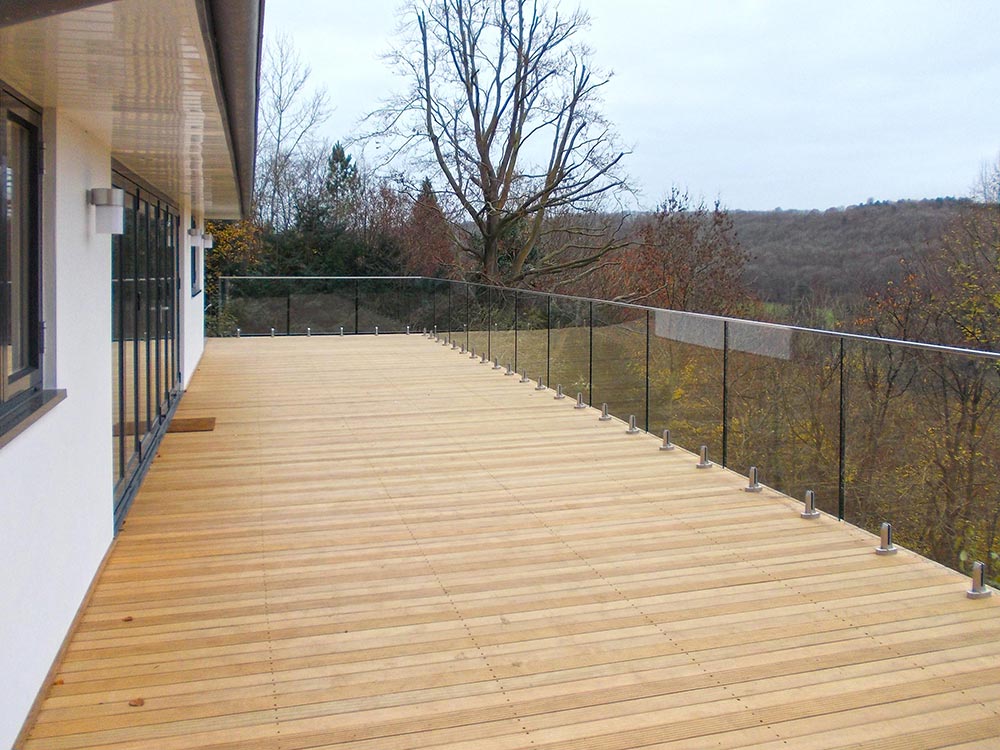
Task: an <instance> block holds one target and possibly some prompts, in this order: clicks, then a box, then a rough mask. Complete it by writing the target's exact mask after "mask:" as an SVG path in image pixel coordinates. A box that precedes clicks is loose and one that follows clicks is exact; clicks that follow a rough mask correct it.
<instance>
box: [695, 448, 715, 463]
mask: <svg viewBox="0 0 1000 750" xmlns="http://www.w3.org/2000/svg"><path fill="white" fill-rule="evenodd" d="M697 466H698V468H699V469H708V468H710V467H711V466H712V462H711V461H709V460H708V446H707V445H703V446H701V450H699V451H698V463H697Z"/></svg>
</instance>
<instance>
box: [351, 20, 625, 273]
mask: <svg viewBox="0 0 1000 750" xmlns="http://www.w3.org/2000/svg"><path fill="white" fill-rule="evenodd" d="M413 11H414V19H415V22H414V23H413V24H411V25H410V26H409V27H408V28H409V32H404V34H405V36H404V38H403V39H402V41H401V44H400V47H399V48H398V49H397V51H396V52H395V54H394V55H393V56H392V60H393V61H394V62H395V64H396V66H397V68H398V69H399V70H400V71H401V73H403V74H404V75H405V76H408V77H409V80H410V89H409V91H408V92H406V93H405V94H404V95H402V96H400V97H398V98H397V99H395V100H393V101H391V102H389V103H388V104H387V105H386V106H385V107H384V108H383V109H381V110H380V111H379V112H377V113H374V114H375V116H376V119H377V120H378V122H379V123H380V125H379V127H378V128H377V129H376V130H375V132H373V133H372V134H371V136H372V137H378V138H379V139H380V140H383V139H385V140H393V139H395V143H396V144H397V145H396V146H395V147H394V148H393V149H392V150H391V153H393V154H399V153H401V152H403V151H405V152H406V153H407V156H408V157H409V158H414V159H417V160H418V161H419V160H426V161H427V162H429V163H433V164H435V165H436V166H437V169H438V171H440V173H441V175H442V176H443V178H444V180H445V182H446V183H447V185H448V187H449V188H450V192H451V194H452V195H453V198H454V201H455V202H456V204H457V205H458V206H461V209H462V210H463V211H464V213H465V215H466V217H467V220H468V221H469V222H471V223H472V225H474V226H475V228H476V233H475V236H474V237H473V238H472V242H473V245H474V247H473V246H470V247H467V248H465V250H466V252H467V254H469V255H471V256H474V257H476V258H477V263H478V265H479V267H478V268H477V269H476V271H477V275H480V276H482V277H484V278H486V279H488V280H491V281H496V282H507V283H516V282H517V281H519V280H520V281H523V280H524V279H526V278H529V277H533V276H538V275H544V274H550V273H554V272H555V271H556V270H558V269H559V268H566V269H570V270H576V269H579V268H582V267H583V266H585V265H586V264H587V263H596V262H597V261H598V260H599V259H600V258H601V257H602V255H603V254H605V253H606V252H608V251H609V250H610V249H612V248H613V247H615V246H616V240H615V239H614V238H615V228H614V226H613V221H611V220H609V221H608V223H607V227H606V231H605V233H604V236H603V237H604V242H603V246H602V247H600V248H598V247H590V248H589V249H588V250H587V251H581V250H580V248H577V247H575V246H574V245H573V244H572V243H569V244H566V245H565V246H563V245H558V246H548V245H546V246H545V247H544V248H542V245H543V244H545V243H546V233H545V229H546V225H547V222H549V221H550V220H551V218H552V216H553V214H554V212H555V213H558V215H559V220H560V222H561V223H562V224H563V225H565V223H566V222H567V221H569V218H568V217H571V216H573V215H574V214H578V215H579V216H580V217H582V218H583V220H584V221H583V222H582V223H583V224H587V223H588V222H592V221H593V218H594V217H595V216H607V215H608V214H606V204H605V202H606V201H607V200H608V199H612V200H615V201H620V199H621V198H622V197H623V196H625V195H626V194H627V185H626V181H625V176H624V175H623V174H622V173H621V171H620V170H621V165H622V160H623V158H624V157H625V155H626V151H625V150H623V149H622V148H620V147H619V146H618V144H617V142H616V137H615V135H614V133H613V131H612V129H611V127H610V125H609V124H608V122H607V121H606V120H605V118H604V117H603V115H602V114H601V112H600V101H599V95H600V91H601V89H602V87H603V86H605V85H606V84H607V82H608V80H609V78H608V77H607V76H605V75H603V74H600V73H599V72H597V71H596V70H595V69H594V68H593V66H592V65H591V64H590V62H589V59H590V53H589V51H588V50H587V49H586V48H585V47H583V46H582V45H581V44H579V42H578V41H577V37H578V35H579V32H580V31H581V30H582V29H584V28H585V27H586V26H587V25H588V24H589V18H588V17H587V16H586V15H585V14H584V13H582V12H580V11H576V12H573V13H570V14H563V13H561V12H560V10H559V8H558V0H554V1H553V2H552V3H551V4H544V3H540V2H538V1H537V0H414V5H413ZM418 132H419V134H421V135H422V136H423V137H422V139H414V134H415V133H418ZM401 144H405V146H404V145H401ZM421 144H422V145H423V146H424V149H423V150H422V151H421V150H419V146H420V145H421Z"/></svg>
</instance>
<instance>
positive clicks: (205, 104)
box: [0, 0, 264, 218]
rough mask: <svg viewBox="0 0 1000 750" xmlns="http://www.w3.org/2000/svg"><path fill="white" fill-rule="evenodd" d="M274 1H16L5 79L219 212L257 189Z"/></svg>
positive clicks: (10, 7) (181, 196) (1, 27)
mask: <svg viewBox="0 0 1000 750" xmlns="http://www.w3.org/2000/svg"><path fill="white" fill-rule="evenodd" d="M263 11H264V0H157V2H148V0H115V1H114V2H97V1H95V0H7V1H6V2H4V3H3V4H2V7H0V79H3V80H4V82H5V83H7V84H9V85H11V86H14V87H15V88H16V89H18V90H19V91H21V92H22V93H23V94H24V95H25V96H27V97H29V98H30V99H32V100H34V101H35V102H36V103H38V104H40V105H41V106H43V107H56V108H59V109H61V110H64V111H65V112H66V113H67V114H68V116H70V117H72V118H73V119H75V120H76V121H77V122H78V123H79V124H80V125H81V126H82V127H84V128H86V129H87V130H88V131H89V132H91V134H92V135H94V136H95V137H97V138H98V139H101V140H104V141H106V142H107V143H109V145H110V147H111V151H112V154H113V156H114V157H115V158H116V159H117V160H118V161H120V162H121V163H122V164H124V165H125V166H126V167H128V168H129V169H130V170H131V171H133V172H135V173H136V174H137V175H139V176H141V177H143V178H144V179H146V180H148V181H149V182H151V183H152V184H153V185H154V186H156V187H157V188H158V189H160V190H162V191H163V192H165V193H167V194H168V195H169V196H170V197H171V198H172V199H174V200H176V201H178V202H185V201H190V203H191V205H192V206H193V207H194V208H195V209H196V210H203V211H204V212H205V213H206V214H207V215H209V216H213V217H219V218H226V217H235V216H238V215H240V213H241V212H242V213H247V212H248V211H249V209H250V198H251V194H252V189H253V165H254V146H255V142H256V112H257V96H258V77H259V70H260V48H261V24H262V22H263Z"/></svg>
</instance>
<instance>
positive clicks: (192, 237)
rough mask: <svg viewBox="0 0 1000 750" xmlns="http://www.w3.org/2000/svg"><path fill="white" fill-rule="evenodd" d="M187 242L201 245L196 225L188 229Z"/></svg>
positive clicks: (199, 233)
mask: <svg viewBox="0 0 1000 750" xmlns="http://www.w3.org/2000/svg"><path fill="white" fill-rule="evenodd" d="M188 242H190V243H191V244H192V245H201V232H200V231H199V230H198V229H197V228H196V227H191V228H190V229H188Z"/></svg>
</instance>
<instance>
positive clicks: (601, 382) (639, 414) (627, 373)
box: [584, 302, 646, 427]
mask: <svg viewBox="0 0 1000 750" xmlns="http://www.w3.org/2000/svg"><path fill="white" fill-rule="evenodd" d="M593 309H594V362H593V365H592V370H593V374H594V375H593V379H594V383H593V389H592V393H591V396H590V397H591V398H592V399H593V404H592V405H594V406H598V407H599V406H600V405H601V404H602V403H606V404H607V405H608V411H609V412H610V413H611V414H613V415H614V416H616V417H619V418H621V419H623V420H628V418H629V416H630V415H634V416H635V418H636V424H637V425H638V426H639V427H645V425H646V311H645V310H640V309H636V308H632V307H625V306H623V305H606V304H599V303H596V302H595V303H594V305H593ZM587 397H588V396H587V394H586V393H584V398H587Z"/></svg>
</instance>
